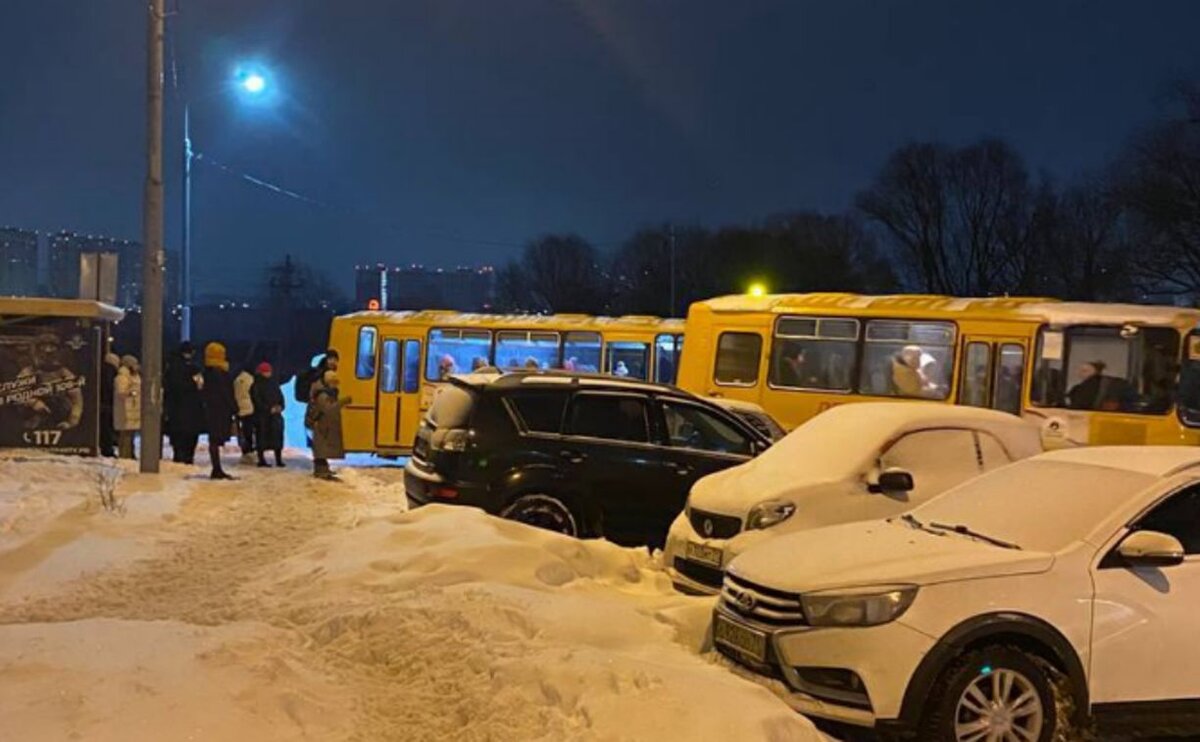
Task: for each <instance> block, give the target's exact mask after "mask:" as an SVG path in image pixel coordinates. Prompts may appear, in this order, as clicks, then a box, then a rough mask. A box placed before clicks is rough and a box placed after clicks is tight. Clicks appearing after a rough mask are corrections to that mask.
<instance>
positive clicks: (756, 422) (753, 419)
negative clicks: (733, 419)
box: [705, 397, 787, 442]
mask: <svg viewBox="0 0 1200 742" xmlns="http://www.w3.org/2000/svg"><path fill="white" fill-rule="evenodd" d="M705 399H707V400H708V401H709V402H712V403H713V404H716V405H720V406H721V407H724V408H725V409H727V410H729V411H730V412H732V413H733V414H735V415H737V416H738V417H740V418H742V420H744V421H746V422H747V423H749V424H750V425H751V426H752V427H753V428H754V429H755V430H757V431H758V432H760V433H762V434H763V435H764V436H766V437H767V438H769V439H770V440H771V441H772V442H775V441H779V440H782V439H783V437H784V436H785V435H787V431H786V430H784V429H783V426H782V425H780V424H779V421H778V420H776V419H775V418H773V417H771V413H769V412H767V411H766V410H764V409H763V407H762V405H757V404H754V403H753V402H746V401H744V400H741V399H730V398H728V397H705Z"/></svg>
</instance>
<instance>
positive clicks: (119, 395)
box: [113, 356, 142, 431]
mask: <svg viewBox="0 0 1200 742" xmlns="http://www.w3.org/2000/svg"><path fill="white" fill-rule="evenodd" d="M140 371H141V369H140V367H139V365H138V361H137V359H136V358H134V357H133V356H125V357H124V358H122V359H121V368H120V370H119V371H117V378H116V379H115V380H114V381H113V429H114V430H119V431H130V430H141V428H142V376H141V373H140Z"/></svg>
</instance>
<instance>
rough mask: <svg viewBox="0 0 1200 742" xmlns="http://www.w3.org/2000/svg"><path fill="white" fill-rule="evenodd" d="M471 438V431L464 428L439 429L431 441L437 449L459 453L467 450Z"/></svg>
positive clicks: (434, 448)
mask: <svg viewBox="0 0 1200 742" xmlns="http://www.w3.org/2000/svg"><path fill="white" fill-rule="evenodd" d="M470 439H471V431H469V430H464V429H462V428H451V429H449V430H438V431H436V432H435V433H434V434H433V440H432V441H430V443H431V445H432V446H433V450H435V451H447V452H450V453H458V452H461V451H465V450H467V442H468V441H470Z"/></svg>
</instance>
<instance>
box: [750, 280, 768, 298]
mask: <svg viewBox="0 0 1200 742" xmlns="http://www.w3.org/2000/svg"><path fill="white" fill-rule="evenodd" d="M746 293H747V294H749V295H750V296H766V295H767V286H766V284H764V283H761V282H757V281H756V282H755V283H752V284H750V288H748V289H746Z"/></svg>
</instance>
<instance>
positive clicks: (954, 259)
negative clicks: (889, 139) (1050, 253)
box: [858, 139, 1030, 295]
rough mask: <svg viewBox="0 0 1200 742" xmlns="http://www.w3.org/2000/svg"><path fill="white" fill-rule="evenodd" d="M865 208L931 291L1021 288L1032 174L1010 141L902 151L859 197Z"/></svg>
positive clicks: (969, 292)
mask: <svg viewBox="0 0 1200 742" xmlns="http://www.w3.org/2000/svg"><path fill="white" fill-rule="evenodd" d="M858 208H859V209H860V210H861V211H862V212H863V213H864V214H865V215H866V216H867V217H868V218H870V219H871V220H873V221H874V222H876V223H877V224H879V225H880V226H881V227H882V228H883V230H884V232H885V234H886V235H887V236H888V237H889V238H890V240H891V241H892V243H893V244H894V245H895V247H896V248H897V253H898V254H899V255H901V256H903V257H904V258H906V264H905V265H903V266H902V268H903V269H904V270H905V272H906V273H908V276H909V278H910V280H913V281H914V282H915V283H916V284H917V285H918V287H919V288H920V289H922V290H924V291H931V292H935V293H946V294H957V295H976V294H983V295H988V294H998V293H1005V292H1009V291H1012V290H1013V289H1014V288H1015V287H1016V286H1018V285H1019V284H1020V282H1021V279H1022V274H1023V273H1024V271H1025V266H1026V264H1027V262H1028V260H1027V259H1028V255H1027V254H1025V251H1026V250H1027V248H1028V245H1027V244H1026V237H1027V234H1028V220H1029V216H1030V189H1029V176H1028V174H1027V172H1026V170H1025V166H1024V164H1023V162H1022V161H1021V158H1020V156H1019V155H1017V154H1016V152H1014V151H1013V150H1012V148H1011V147H1009V146H1008V145H1007V144H1005V143H1004V142H1001V141H998V140H992V139H989V140H984V141H982V142H979V143H977V144H974V145H971V146H968V147H963V148H961V149H957V150H955V149H949V148H947V147H945V146H943V145H940V144H934V143H916V144H909V145H906V146H904V147H901V148H900V149H898V150H897V151H896V152H894V153H893V154H892V156H891V157H890V158H889V159H888V161H887V163H886V164H885V165H884V167H883V170H882V171H881V172H880V174H879V175H878V177H877V178H876V179H875V182H874V183H873V184H872V185H871V187H869V188H868V189H867V190H866V191H864V192H862V193H861V194H860V195H859V197H858Z"/></svg>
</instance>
